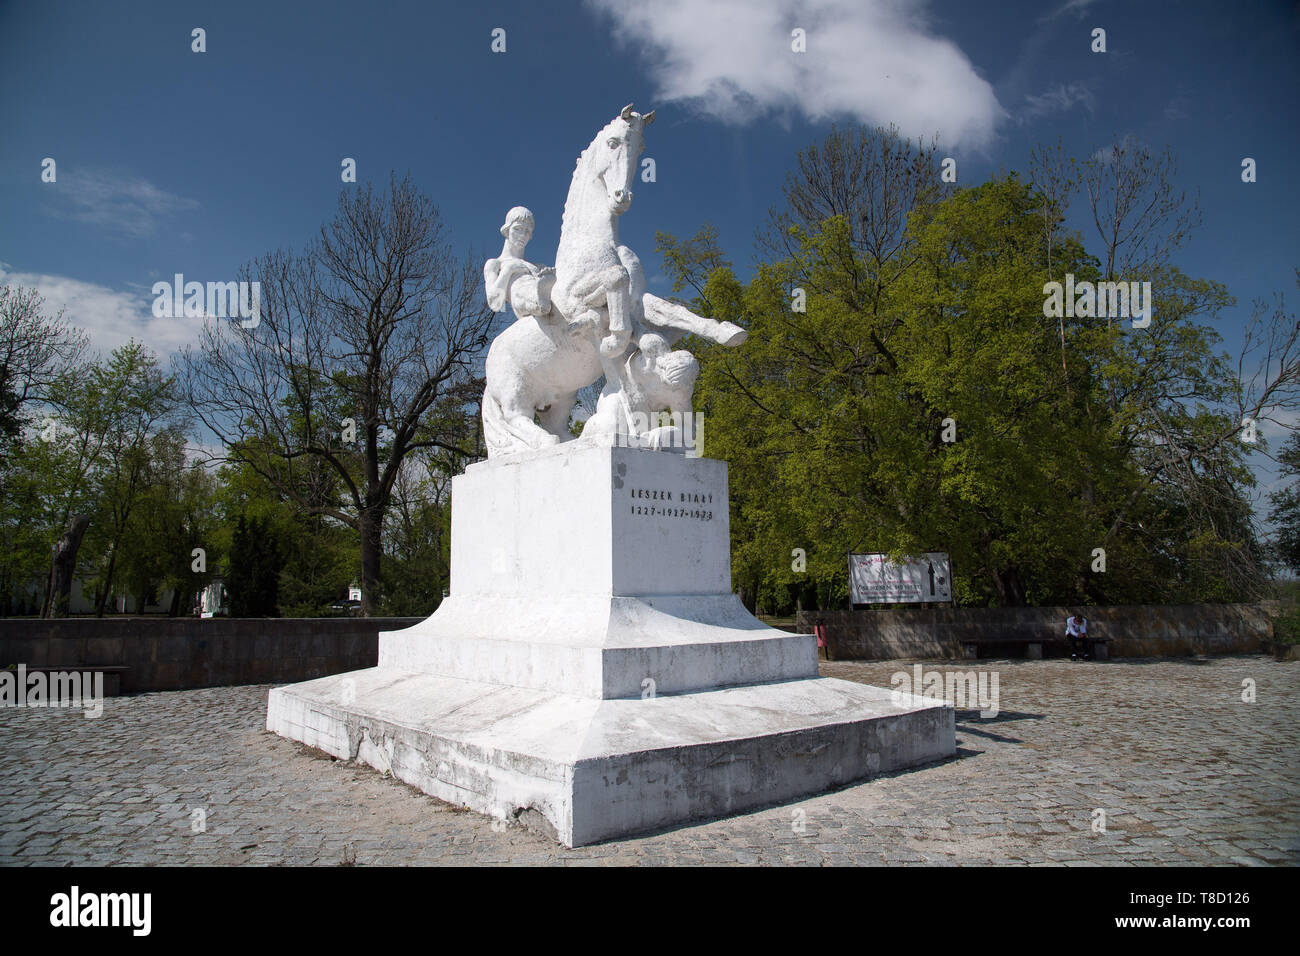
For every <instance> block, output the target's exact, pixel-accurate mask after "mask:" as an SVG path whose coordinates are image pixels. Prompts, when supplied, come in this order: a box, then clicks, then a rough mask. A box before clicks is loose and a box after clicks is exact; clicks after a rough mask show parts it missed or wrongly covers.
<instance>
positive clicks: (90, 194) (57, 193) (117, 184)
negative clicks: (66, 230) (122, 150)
mask: <svg viewBox="0 0 1300 956" xmlns="http://www.w3.org/2000/svg"><path fill="white" fill-rule="evenodd" d="M42 195H45V196H46V197H48V198H50V199H51V200H52V201H53V203H54V205H53V206H52V207H51V210H50V211H51V212H52V213H53V215H55V216H56V217H58V218H61V219H74V220H76V221H78V222H87V223H90V224H92V225H95V226H100V227H102V228H104V229H106V230H108V231H110V232H117V233H121V234H122V235H126V236H129V237H131V238H135V239H139V238H143V237H145V236H150V235H153V233H154V232H155V231H156V230H157V228H158V226H159V224H160V223H161V222H162V221H163V220H164V219H167V218H168V217H170V216H173V215H175V214H176V213H181V212H186V211H187V210H190V209H197V208H198V206H199V204H198V203H197V202H196V201H195V200H193V199H186V198H184V197H183V196H177V195H174V194H172V193H169V192H167V191H166V190H163V189H159V188H158V187H157V186H155V185H154V184H153V183H150V182H148V181H146V180H144V179H138V178H135V177H131V176H121V175H115V174H112V173H106V172H97V171H93V170H75V169H74V170H65V169H64V168H62V167H60V169H59V178H58V179H57V180H56V181H55V182H54V183H53V184H51V185H50V186H49V187H48V188H47V189H46V190H42Z"/></svg>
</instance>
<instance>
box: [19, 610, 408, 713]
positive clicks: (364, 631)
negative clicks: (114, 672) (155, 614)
mask: <svg viewBox="0 0 1300 956" xmlns="http://www.w3.org/2000/svg"><path fill="white" fill-rule="evenodd" d="M420 620H422V618H405V617H397V618H394V617H388V618H382V617H372V618H292V619H291V618H257V619H248V618H208V619H198V618H163V619H159V618H102V619H96V618H64V619H61V620H55V621H42V620H21V619H20V620H5V619H0V667H6V666H8V665H10V664H19V663H22V664H27V665H29V666H32V667H65V668H67V669H69V670H72V669H75V668H77V667H79V666H81V667H114V666H116V667H125V668H127V670H126V671H124V672H123V674H122V692H123V693H126V694H130V693H139V692H142V691H153V690H183V689H185V688H190V687H224V686H228V685H232V684H261V683H275V682H290V681H304V680H312V679H313V678H316V677H325V676H328V675H330V674H342V673H345V672H347V671H353V670H359V669H360V668H363V667H374V666H375V665H376V664H377V663H378V662H379V632H380V631H393V630H398V629H400V628H404V627H410V626H411V625H413V624H416V623H418V622H419V621H420Z"/></svg>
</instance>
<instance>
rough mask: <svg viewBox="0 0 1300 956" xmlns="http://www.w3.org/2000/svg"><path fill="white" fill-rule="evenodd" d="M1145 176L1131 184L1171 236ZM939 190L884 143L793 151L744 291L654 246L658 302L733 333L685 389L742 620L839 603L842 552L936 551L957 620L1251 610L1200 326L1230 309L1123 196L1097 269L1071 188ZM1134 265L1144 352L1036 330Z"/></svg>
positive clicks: (909, 158)
mask: <svg viewBox="0 0 1300 956" xmlns="http://www.w3.org/2000/svg"><path fill="white" fill-rule="evenodd" d="M1144 162H1145V160H1143V161H1142V162H1138V163H1137V164H1136V167H1137V168H1138V169H1139V170H1140V171H1141V170H1145V172H1142V176H1145V177H1146V178H1145V179H1142V177H1141V176H1139V177H1138V179H1139V180H1140V181H1139V182H1138V183H1137V186H1138V187H1140V188H1148V189H1150V190H1152V191H1154V192H1155V194H1156V201H1155V202H1154V205H1153V206H1152V207H1151V208H1155V209H1157V210H1158V211H1159V212H1160V214H1161V215H1164V216H1165V218H1166V219H1168V220H1169V221H1171V222H1174V223H1175V224H1176V229H1181V228H1183V225H1182V224H1183V223H1184V220H1183V219H1182V218H1180V217H1179V214H1178V201H1177V197H1172V198H1171V196H1170V193H1169V191H1168V190H1167V189H1165V188H1164V186H1163V185H1162V184H1161V183H1160V182H1157V181H1155V180H1153V179H1152V176H1154V175H1155V174H1153V173H1151V166H1150V164H1149V163H1148V164H1146V165H1143V163H1144ZM1130 165H1132V164H1130ZM1124 169H1125V170H1127V169H1128V167H1124ZM1130 172H1131V171H1130ZM1124 174H1125V175H1129V173H1128V172H1126V173H1124ZM846 177H848V178H850V179H851V178H853V177H857V178H858V179H859V180H860V181H859V182H856V183H852V182H845V181H844V180H845V178H846ZM1040 178H1045V177H1040ZM1156 178H1157V179H1158V176H1157V177H1156ZM939 181H940V178H939V175H938V170H937V168H936V166H935V158H934V154H933V153H932V152H927V151H926V150H924V149H922V148H920V147H912V146H909V145H908V144H906V143H903V142H901V141H899V140H898V139H897V137H896V136H895V135H894V134H893V133H892V132H891V131H887V130H877V131H875V132H874V133H860V134H859V135H858V136H857V137H853V136H850V135H848V134H845V133H840V132H838V131H837V132H836V133H834V134H832V136H831V137H830V138H829V139H828V141H827V143H826V144H824V145H823V146H822V147H821V148H820V149H812V150H809V151H806V152H805V153H803V154H801V156H800V159H799V164H798V170H797V171H796V173H795V174H793V175H792V177H791V180H790V181H789V182H788V183H787V190H786V191H787V204H788V209H787V210H786V211H785V212H782V213H774V216H773V222H774V227H773V229H772V231H771V232H769V234H768V236H767V237H765V238H764V247H765V248H766V249H767V250H768V251H769V253H770V254H771V255H772V256H773V258H771V259H770V260H769V261H765V262H761V263H759V264H758V266H757V269H756V273H755V275H754V278H753V279H752V280H751V281H750V282H749V283H748V284H742V283H741V282H739V281H738V280H737V279H736V277H735V275H734V274H733V273H732V271H731V270H730V268H728V267H727V266H726V265H725V257H724V256H723V255H722V253H721V250H720V249H719V248H718V247H717V235H716V233H715V232H713V231H711V230H709V229H708V228H707V227H706V229H704V230H702V231H701V232H700V233H699V234H698V235H697V236H696V237H695V238H694V239H692V240H688V241H686V242H680V241H678V240H676V239H674V238H673V237H671V236H660V237H659V248H660V251H661V252H662V253H663V254H664V257H665V262H666V265H667V268H668V270H669V272H670V274H671V275H672V276H673V278H674V291H682V290H683V289H686V288H690V289H692V290H693V291H694V292H695V297H694V299H693V300H692V302H691V305H693V306H694V307H695V308H697V309H699V310H701V311H703V312H705V313H707V314H710V315H712V316H713V317H714V318H717V319H726V320H730V321H733V322H737V323H738V324H741V325H743V326H745V327H746V328H748V329H749V330H750V337H749V339H748V341H747V342H746V343H745V344H744V345H743V346H742V347H741V348H739V349H735V350H728V349H722V348H718V347H712V346H705V347H704V348H703V349H702V350H701V351H702V355H701V365H702V368H703V372H702V375H701V379H700V383H699V386H698V387H697V392H696V398H697V407H698V408H699V410H701V411H703V412H704V414H705V418H706V435H707V453H708V454H709V455H710V456H712V457H721V458H724V459H726V460H727V461H728V462H729V463H730V466H731V476H732V483H731V489H732V515H731V519H732V532H733V578H734V580H735V581H736V582H737V584H738V586H739V587H740V589H741V592H742V596H743V597H744V598H745V599H746V601H747V603H750V604H752V605H753V606H755V607H757V608H758V609H760V610H786V609H789V608H790V607H791V606H792V605H793V604H795V603H796V602H799V601H803V602H807V601H816V602H817V603H818V604H820V605H822V606H828V605H829V604H833V603H838V602H842V601H843V600H844V599H845V597H846V590H847V581H846V560H845V556H846V553H847V552H849V551H887V552H890V553H892V554H894V555H895V556H899V555H902V554H905V553H915V552H918V551H922V550H945V551H949V552H950V553H951V554H952V555H953V560H954V584H955V593H956V595H957V598H958V600H959V601H961V602H963V603H968V604H989V603H993V604H1023V603H1033V604H1046V603H1076V602H1078V601H1081V600H1096V601H1111V602H1123V601H1145V600H1151V601H1162V600H1169V599H1176V600H1231V599H1239V598H1241V597H1243V596H1246V595H1249V594H1251V593H1253V590H1254V589H1255V588H1256V587H1257V585H1258V580H1259V579H1258V575H1257V573H1256V572H1257V569H1258V566H1259V547H1258V541H1257V540H1256V538H1255V536H1254V531H1253V527H1252V522H1251V517H1250V508H1249V503H1248V501H1247V500H1246V498H1245V497H1244V494H1243V493H1242V490H1241V489H1242V488H1243V487H1248V485H1249V483H1250V481H1251V479H1250V475H1249V471H1248V469H1247V468H1246V462H1245V455H1246V450H1245V448H1244V447H1243V445H1242V443H1240V442H1234V441H1231V440H1228V439H1231V438H1232V437H1234V429H1233V428H1232V427H1230V426H1231V425H1232V422H1231V416H1229V415H1228V414H1227V412H1226V408H1227V407H1228V406H1229V405H1230V404H1231V399H1232V397H1233V395H1234V392H1235V390H1236V389H1237V388H1238V383H1237V381H1236V379H1235V377H1234V376H1233V374H1232V372H1231V370H1230V369H1229V368H1228V367H1227V365H1226V360H1225V357H1224V356H1222V355H1219V354H1217V353H1216V352H1215V351H1214V345H1215V343H1216V342H1217V336H1216V334H1215V333H1214V332H1213V330H1212V329H1210V328H1209V327H1207V326H1205V325H1204V324H1203V320H1204V319H1206V318H1210V319H1213V318H1214V316H1215V315H1216V314H1217V312H1218V311H1219V310H1220V309H1221V308H1223V307H1224V305H1225V304H1227V303H1228V302H1229V301H1230V299H1228V297H1227V295H1226V292H1224V290H1223V289H1222V287H1221V286H1217V285H1216V284H1214V283H1210V282H1204V281H1199V280H1192V279H1189V278H1187V277H1185V276H1183V275H1182V274H1181V273H1179V272H1178V271H1177V270H1176V269H1175V268H1173V267H1172V266H1170V265H1169V264H1168V263H1167V261H1166V258H1162V256H1164V255H1165V253H1166V252H1167V250H1168V249H1169V248H1171V243H1170V242H1167V241H1165V240H1164V239H1162V238H1161V237H1160V236H1159V235H1158V234H1157V232H1158V230H1154V229H1152V228H1151V224H1150V223H1146V222H1141V223H1138V224H1137V225H1136V226H1134V225H1133V223H1131V222H1130V221H1129V220H1128V219H1127V218H1126V217H1129V216H1130V215H1131V213H1132V211H1133V208H1134V207H1133V203H1132V201H1131V197H1130V196H1129V195H1128V193H1125V194H1124V195H1123V196H1122V197H1121V200H1120V211H1119V213H1118V215H1120V217H1121V219H1124V220H1125V225H1124V228H1123V229H1120V230H1119V231H1117V232H1116V231H1112V234H1111V235H1110V237H1109V241H1110V242H1111V243H1112V245H1111V246H1109V247H1107V250H1106V257H1105V260H1104V266H1103V264H1102V263H1100V262H1099V261H1098V260H1097V259H1096V258H1094V257H1092V256H1091V255H1089V254H1088V252H1087V251H1086V249H1085V247H1084V244H1083V240H1082V238H1081V237H1080V236H1078V235H1077V234H1071V233H1068V232H1065V231H1064V230H1063V229H1062V228H1061V221H1062V218H1063V204H1064V203H1065V202H1067V201H1068V195H1069V192H1070V190H1069V188H1065V187H1061V186H1060V184H1059V183H1058V184H1056V185H1055V186H1053V187H1052V188H1046V187H1044V188H1037V187H1036V186H1035V185H1033V184H1029V183H1025V182H1023V181H1022V180H1021V179H1020V178H1019V177H1018V176H1017V175H1015V174H1007V175H1003V176H1001V177H998V178H995V179H992V180H990V181H989V182H986V183H984V184H982V185H980V186H977V187H974V188H968V189H961V190H955V191H951V192H948V193H944V192H942V191H940V190H938V189H936V188H934V187H933V183H937V182H939ZM1099 183H1100V185H1099ZM1105 183H1106V180H1105V179H1104V177H1102V178H1101V179H1097V178H1096V177H1095V176H1094V179H1093V180H1092V181H1091V186H1090V192H1089V194H1090V196H1092V197H1093V198H1094V200H1095V199H1096V197H1097V196H1098V195H1100V196H1102V197H1103V200H1104V196H1105V194H1106V188H1108V187H1106V185H1105ZM1130 185H1132V184H1131V183H1130ZM1067 186H1068V184H1067ZM1139 191H1140V189H1139ZM1101 204H1102V205H1103V206H1104V201H1102V203H1101ZM818 217H821V218H820V219H819V218H818ZM1157 218H1159V217H1157ZM1157 224H1158V223H1157ZM1144 230H1145V231H1144ZM1134 236H1137V237H1139V238H1140V239H1141V241H1140V242H1138V241H1136V240H1135V241H1134V243H1133V244H1132V245H1131V246H1129V247H1125V248H1122V247H1124V242H1125V241H1128V240H1129V239H1132V238H1133V237H1134ZM1172 245H1176V243H1172ZM1134 263H1137V266H1140V267H1141V268H1142V269H1147V270H1151V271H1150V274H1149V275H1148V278H1149V279H1150V281H1152V286H1153V290H1154V293H1155V309H1154V311H1155V314H1156V315H1157V316H1158V317H1159V318H1158V319H1157V320H1156V321H1154V322H1153V323H1152V326H1151V329H1152V330H1153V331H1151V332H1149V333H1147V334H1139V333H1138V331H1137V330H1134V329H1130V328H1129V327H1128V323H1127V322H1124V323H1119V322H1116V321H1114V320H1113V318H1111V317H1103V318H1097V317H1090V316H1076V317H1072V318H1069V317H1062V318H1061V319H1059V320H1058V319H1056V318H1047V317H1045V316H1044V308H1043V301H1044V294H1043V290H1044V284H1045V283H1046V282H1047V281H1050V280H1051V279H1052V277H1053V276H1054V275H1056V276H1060V275H1063V274H1065V273H1067V272H1068V273H1072V274H1073V275H1074V276H1075V277H1076V279H1077V280H1078V281H1085V280H1087V281H1097V280H1098V279H1101V278H1104V277H1105V276H1106V275H1107V274H1108V273H1109V274H1111V275H1119V276H1122V277H1124V278H1129V277H1131V273H1130V272H1129V271H1127V270H1130V269H1132V268H1136V267H1137V266H1135V265H1134ZM1103 269H1104V270H1106V271H1103ZM796 549H803V551H805V552H806V555H807V557H806V568H801V567H800V566H799V563H798V562H797V561H794V560H792V557H795V555H796V554H797V551H796ZM1103 552H1104V557H1103ZM1102 560H1104V562H1105V565H1104V569H1105V572H1106V573H1099V572H1100V571H1101V569H1102V567H1103V565H1102V564H1100V563H1099V562H1100V561H1102Z"/></svg>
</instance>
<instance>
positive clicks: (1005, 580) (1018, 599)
mask: <svg viewBox="0 0 1300 956" xmlns="http://www.w3.org/2000/svg"><path fill="white" fill-rule="evenodd" d="M993 581H994V584H995V585H996V586H997V589H998V599H999V600H1001V602H1002V606H1003V607H1023V606H1024V603H1025V589H1024V587H1023V586H1022V585H1021V584H1020V570H1019V568H1017V567H1016V565H1014V564H1013V565H1010V566H1009V567H1006V568H1004V569H1002V570H1000V571H994V572H993Z"/></svg>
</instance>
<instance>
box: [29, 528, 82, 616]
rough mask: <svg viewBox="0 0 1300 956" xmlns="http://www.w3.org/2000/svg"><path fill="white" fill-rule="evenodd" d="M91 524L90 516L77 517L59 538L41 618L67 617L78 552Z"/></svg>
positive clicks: (55, 547)
mask: <svg viewBox="0 0 1300 956" xmlns="http://www.w3.org/2000/svg"><path fill="white" fill-rule="evenodd" d="M89 524H90V515H76V516H75V517H73V519H72V521H71V522H70V523H69V524H68V530H67V531H65V532H63V534H62V535H60V536H59V540H58V542H57V543H56V544H55V545H54V560H53V561H52V562H51V564H50V577H49V581H48V582H47V583H46V587H45V606H44V607H43V608H42V609H41V617H46V618H52V617H67V616H68V602H69V601H70V600H71V598H72V578H73V575H74V574H75V572H76V569H77V551H78V550H79V549H80V548H81V538H82V536H83V535H84V534H85V533H86V527H87V526H88V525H89Z"/></svg>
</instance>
